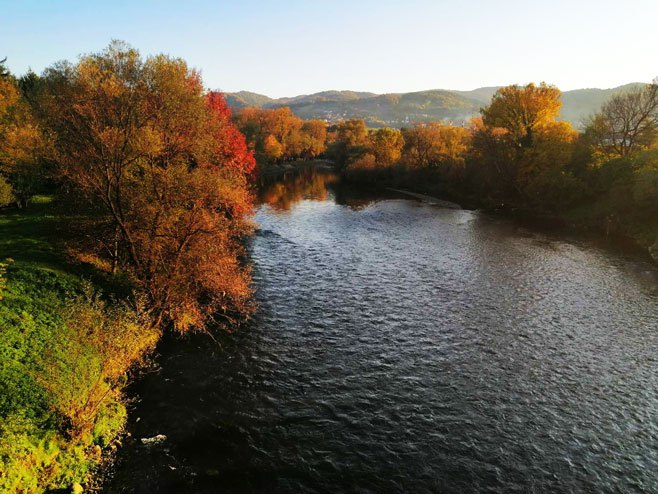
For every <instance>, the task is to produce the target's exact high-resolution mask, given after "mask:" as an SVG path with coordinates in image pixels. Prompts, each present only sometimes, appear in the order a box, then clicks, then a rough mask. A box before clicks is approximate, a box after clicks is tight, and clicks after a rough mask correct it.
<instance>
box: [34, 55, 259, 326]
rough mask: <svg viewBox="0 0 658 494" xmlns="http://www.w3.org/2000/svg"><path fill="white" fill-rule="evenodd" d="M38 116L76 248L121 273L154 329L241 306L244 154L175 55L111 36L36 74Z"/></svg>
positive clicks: (215, 102) (219, 106)
mask: <svg viewBox="0 0 658 494" xmlns="http://www.w3.org/2000/svg"><path fill="white" fill-rule="evenodd" d="M41 86H42V88H41V90H40V94H39V95H38V105H37V106H38V108H39V114H40V117H41V119H42V121H43V123H44V125H45V126H46V128H47V129H48V132H49V133H50V135H51V137H52V141H53V152H52V156H51V158H52V159H53V160H54V161H55V162H56V163H57V169H58V172H59V176H61V177H62V178H63V179H64V180H66V181H67V183H69V184H70V186H71V187H70V189H71V190H72V191H73V192H75V193H76V194H72V197H71V200H74V201H76V206H78V207H79V206H80V205H82V204H88V205H89V206H91V208H92V214H90V215H89V216H88V219H87V230H86V232H87V234H88V235H87V238H88V239H90V240H91V242H88V243H86V244H84V247H85V248H86V249H87V250H88V251H89V252H91V253H93V254H94V255H96V256H97V257H98V258H99V259H101V260H102V259H107V260H108V265H111V269H121V270H123V271H124V272H126V273H127V274H128V275H130V276H131V277H132V278H133V280H134V281H135V284H136V286H137V287H138V288H139V289H140V290H141V291H142V292H143V293H144V295H145V298H146V301H147V307H148V314H149V315H150V316H151V320H152V321H153V324H154V325H161V324H163V323H164V324H170V325H172V326H173V327H175V328H176V329H178V330H180V331H184V330H187V329H190V328H195V327H197V328H198V327H202V326H204V325H205V324H206V323H208V322H211V321H225V320H226V319H227V318H228V319H231V318H232V316H231V314H235V313H236V312H242V311H246V310H248V308H249V300H250V295H251V290H250V281H249V280H250V278H249V272H248V270H247V269H246V268H245V267H244V266H243V265H242V264H241V263H240V260H239V257H240V255H241V254H242V243H241V238H242V237H243V236H244V235H246V234H248V233H249V232H250V228H251V226H250V222H249V220H248V216H249V214H250V213H251V209H252V198H251V196H250V193H249V191H248V177H249V175H250V173H251V172H252V170H253V168H254V159H253V156H252V154H251V153H250V152H249V151H248V150H247V147H246V143H245V141H244V137H243V136H242V135H241V134H240V133H239V132H238V131H237V129H236V128H235V127H234V125H233V124H232V123H231V120H230V111H229V110H228V108H227V107H226V104H225V102H224V100H223V98H222V97H221V95H219V94H217V93H210V94H206V93H205V91H204V89H203V86H202V83H201V79H200V77H199V75H198V73H197V72H195V71H194V70H191V69H189V68H188V67H187V65H186V64H185V62H184V61H182V60H180V59H175V58H170V57H168V56H164V55H157V56H153V57H149V58H147V59H145V60H144V59H142V58H141V57H140V55H139V53H138V52H137V51H136V50H134V49H132V48H130V47H129V46H127V45H125V44H122V43H120V42H114V43H112V44H111V45H110V46H109V48H107V49H106V50H105V51H103V52H101V53H98V54H93V55H88V56H84V57H82V58H81V59H80V61H79V62H78V63H77V64H75V65H71V64H68V63H60V64H57V65H55V66H53V67H51V68H50V69H48V70H46V72H45V73H44V76H43V84H42V85H41Z"/></svg>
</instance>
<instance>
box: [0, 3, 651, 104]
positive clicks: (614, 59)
mask: <svg viewBox="0 0 658 494" xmlns="http://www.w3.org/2000/svg"><path fill="white" fill-rule="evenodd" d="M0 3H2V8H3V21H4V22H3V24H4V26H3V30H2V32H1V33H0V58H4V57H5V56H6V57H7V66H8V67H9V69H10V70H12V72H14V73H17V74H22V73H25V72H26V71H27V70H28V69H29V68H32V69H33V70H34V71H36V72H41V71H42V70H43V69H44V68H46V67H48V66H49V65H51V64H52V63H54V62H56V61H59V60H63V59H66V60H75V59H77V57H78V56H79V55H80V54H83V53H88V52H97V51H100V50H102V49H103V48H104V47H106V46H107V45H108V44H109V43H110V41H111V40H112V39H120V40H124V41H126V42H128V43H129V44H131V45H132V46H134V47H135V48H137V49H139V50H140V51H141V52H142V53H143V54H144V55H149V54H155V53H168V54H170V55H173V56H177V57H182V58H184V59H185V60H186V61H187V62H188V63H189V64H190V65H191V66H193V67H195V68H197V69H199V70H200V71H201V73H202V75H203V77H204V83H205V85H206V86H207V87H209V88H213V89H220V90H222V91H225V92H236V91H240V90H248V91H251V92H255V93H259V94H265V95H268V96H270V97H272V98H278V97H285V96H291V95H298V94H312V93H316V92H320V91H323V90H328V89H335V88H345V89H344V90H351V91H366V92H374V93H378V94H382V93H401V92H414V91H422V90H427V89H431V88H445V89H452V90H459V91H467V90H470V89H471V88H479V87H490V86H496V85H506V84H511V83H515V82H517V83H526V82H530V81H534V82H541V81H546V82H548V83H551V84H554V85H556V86H557V87H559V88H560V89H562V90H564V91H568V90H572V89H581V88H611V87H617V86H620V85H623V84H626V83H629V82H634V81H637V82H649V81H651V80H652V79H653V78H654V77H655V76H656V75H658V67H657V66H656V65H653V66H652V65H651V61H652V60H654V58H653V53H652V51H653V49H654V48H655V46H658V32H657V31H656V30H655V28H654V27H653V20H654V19H655V18H656V17H658V4H656V3H655V2H651V1H648V0H633V1H631V2H627V3H625V4H624V6H623V9H620V5H619V4H618V3H616V2H610V1H604V2H595V1H590V0H587V1H583V2H578V4H576V5H574V4H573V3H572V2H568V1H566V0H559V1H555V2H551V3H550V4H547V3H540V2H537V3H535V2H533V5H528V2H522V1H520V0H514V1H505V2H501V1H496V2H485V1H475V0H471V1H468V2H463V3H461V4H456V3H454V2H435V1H429V0H415V1H410V2H406V3H404V4H401V3H399V2H392V1H374V0H364V1H361V2H359V3H358V4H357V5H354V4H353V3H350V2H347V1H343V0H339V1H336V2H332V3H330V4H329V3H322V4H317V3H315V2H303V1H301V0H288V1H284V2H276V3H274V2H267V1H262V0H245V1H243V2H240V3H239V4H235V3H232V2H212V1H210V0H193V1H190V2H187V3H186V4H185V5H180V4H178V3H177V2H173V1H162V2H156V1H154V0H148V1H144V2H139V3H138V4H137V3H131V2H127V1H123V0H120V1H115V2H107V1H103V2H97V3H90V2H83V1H81V0H66V1H55V2H48V3H44V2H39V1H37V0H27V1H24V2H7V1H3V0H0ZM629 40H630V41H629Z"/></svg>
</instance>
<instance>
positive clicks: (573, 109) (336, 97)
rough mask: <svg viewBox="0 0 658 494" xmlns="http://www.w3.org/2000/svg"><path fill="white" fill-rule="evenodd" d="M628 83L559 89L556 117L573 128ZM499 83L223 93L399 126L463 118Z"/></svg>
mask: <svg viewBox="0 0 658 494" xmlns="http://www.w3.org/2000/svg"><path fill="white" fill-rule="evenodd" d="M638 85H641V83H631V84H626V85H624V86H619V87H616V88H611V89H595V88H593V89H576V90H573V91H565V92H563V93H562V103H563V106H562V111H561V113H560V117H561V118H562V119H563V120H566V121H569V122H571V123H572V124H574V125H575V126H576V127H580V126H582V125H583V124H584V122H585V121H586V120H587V117H589V116H590V115H591V114H593V113H595V112H596V111H598V110H599V108H600V107H601V105H602V104H603V103H604V102H605V101H606V100H608V99H609V98H610V97H611V96H612V95H613V94H615V93H617V92H622V91H625V90H629V89H631V88H634V87H637V86H638ZM498 89H499V87H482V88H478V89H473V90H472V91H453V90H447V89H431V90H428V91H417V92H413V93H390V94H375V93H364V92H355V91H323V92H320V93H315V94H308V95H300V96H293V97H286V98H277V99H274V98H269V97H268V96H264V95H262V94H257V93H251V92H248V91H240V92H237V93H226V99H227V101H228V104H229V106H230V107H231V108H233V109H234V110H236V111H237V110H241V109H243V108H245V107H248V106H254V107H258V108H280V107H284V106H288V107H290V109H291V110H292V111H293V112H294V113H295V114H296V115H298V116H299V117H301V118H305V119H310V118H319V119H322V120H326V121H328V122H335V121H338V120H341V119H345V118H363V119H364V120H365V121H366V122H367V123H368V125H369V126H371V127H404V126H407V125H410V124H412V123H414V122H429V121H433V120H444V121H450V122H452V123H454V124H461V123H464V122H466V121H467V120H468V119H469V118H471V117H473V116H475V115H477V114H478V112H479V111H480V108H481V107H483V106H485V105H487V104H488V103H489V101H491V97H492V96H493V95H494V93H495V92H496V91H497V90H498Z"/></svg>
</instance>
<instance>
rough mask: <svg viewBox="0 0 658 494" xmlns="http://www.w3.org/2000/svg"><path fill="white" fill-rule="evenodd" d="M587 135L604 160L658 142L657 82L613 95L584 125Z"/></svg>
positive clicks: (626, 154) (628, 153)
mask: <svg viewBox="0 0 658 494" xmlns="http://www.w3.org/2000/svg"><path fill="white" fill-rule="evenodd" d="M586 135H587V137H588V138H589V140H590V141H591V142H592V144H594V146H595V147H596V148H597V150H598V151H599V152H600V154H602V155H603V156H604V157H606V158H611V157H615V156H618V157H625V156H628V155H630V154H632V153H634V152H636V151H638V150H642V149H647V148H649V147H650V146H651V145H652V144H655V143H656V140H657V139H658V79H656V80H654V82H653V83H652V84H647V85H646V86H643V87H639V88H636V89H632V90H630V91H627V92H624V93H621V94H617V95H615V96H613V97H612V98H611V99H610V101H608V102H607V103H605V104H604V105H603V107H602V108H601V111H600V112H599V113H597V114H596V115H594V116H593V117H592V118H591V119H590V122H589V124H588V126H587V129H586Z"/></svg>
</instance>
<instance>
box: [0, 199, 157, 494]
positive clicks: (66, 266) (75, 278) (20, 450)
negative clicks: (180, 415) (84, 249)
mask: <svg viewBox="0 0 658 494" xmlns="http://www.w3.org/2000/svg"><path fill="white" fill-rule="evenodd" d="M73 220H75V218H74V217H72V216H71V215H70V213H66V212H65V211H64V210H62V209H61V208H60V207H59V206H58V204H57V203H56V202H55V201H53V199H52V198H51V197H47V196H41V197H37V198H35V200H34V201H33V203H32V204H31V205H30V207H29V208H26V209H21V210H18V209H5V210H3V211H0V262H1V263H2V265H3V269H1V270H0V328H1V329H2V331H0V492H21V493H29V494H36V493H41V492H45V491H50V490H55V489H69V490H72V491H73V492H77V491H79V490H80V489H81V488H82V486H85V487H88V486H91V485H93V483H94V482H95V481H97V479H95V478H94V477H95V475H94V473H95V472H96V470H97V468H98V467H99V465H100V464H101V463H102V462H103V460H104V458H107V456H108V455H109V454H111V452H112V451H113V450H114V449H115V447H116V439H117V437H119V435H120V433H121V431H122V430H123V428H124V426H125V423H126V408H125V405H124V398H123V393H122V390H123V388H124V386H125V383H126V382H127V374H128V372H129V370H130V369H131V368H134V367H135V366H136V365H139V364H140V363H141V362H142V361H143V359H144V358H145V355H146V354H147V353H148V352H149V351H150V350H151V349H152V348H153V347H154V345H155V343H156V341H157V339H158V337H159V332H158V331H156V330H153V329H148V328H147V327H145V326H143V325H142V324H141V322H140V319H139V317H138V315H137V314H136V313H135V311H134V309H133V308H132V307H131V306H130V305H129V304H128V303H127V299H126V297H127V294H128V293H129V286H127V285H126V283H125V282H121V280H118V279H116V278H110V277H108V276H106V275H104V274H103V273H102V272H101V271H99V270H96V269H95V268H94V267H93V266H91V265H87V264H84V263H82V262H73V260H72V258H71V256H70V255H69V253H68V252H67V251H66V249H65V247H64V243H63V239H65V238H66V236H67V228H66V225H67V224H68V223H70V222H72V221H73Z"/></svg>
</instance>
